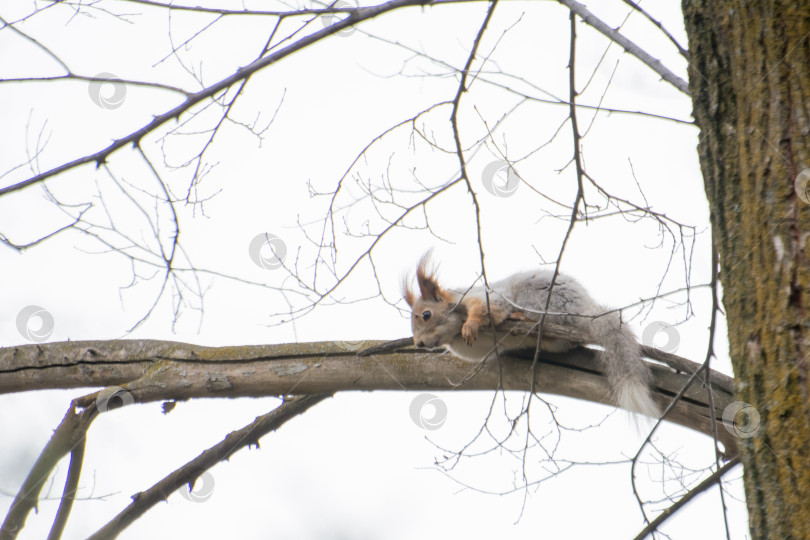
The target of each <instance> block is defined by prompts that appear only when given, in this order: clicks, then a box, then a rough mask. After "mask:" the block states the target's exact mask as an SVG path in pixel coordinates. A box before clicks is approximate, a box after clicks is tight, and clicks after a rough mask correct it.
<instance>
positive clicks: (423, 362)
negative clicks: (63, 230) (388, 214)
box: [0, 323, 736, 455]
mask: <svg viewBox="0 0 810 540" xmlns="http://www.w3.org/2000/svg"><path fill="white" fill-rule="evenodd" d="M507 327H508V328H507ZM527 327H531V324H530V323H514V324H511V325H505V326H504V327H502V328H504V329H511V331H513V332H518V333H525V330H526V328H527ZM543 332H544V335H545V336H548V337H551V338H553V337H560V338H566V337H567V338H569V339H574V337H576V338H577V339H576V340H575V341H579V342H589V341H591V340H589V339H588V337H587V336H582V335H579V336H574V335H573V333H572V332H571V331H570V330H569V329H566V328H564V327H558V326H555V325H551V324H548V323H546V324H545V325H544V330H543ZM533 340H534V336H533V335H532V334H530V335H529V336H528V337H527V344H528V347H527V349H526V350H525V351H520V352H516V353H513V354H510V355H509V356H508V357H503V358H502V359H501V363H500V366H498V365H496V362H494V361H492V362H488V363H487V364H486V365H484V366H483V367H480V366H477V365H472V364H469V363H466V362H463V361H460V360H458V359H455V358H453V357H452V356H450V355H438V354H437V352H435V351H426V350H423V349H414V348H396V349H393V350H391V349H390V348H389V349H386V343H385V342H376V341H370V342H364V344H363V346H362V347H358V346H357V345H356V344H352V345H349V344H345V343H342V342H317V343H298V344H285V345H262V346H239V347H217V348H214V347H201V346H197V345H190V344H183V343H174V342H165V341H150V340H143V341H135V340H132V341H129V340H121V341H93V342H78V341H77V342H64V343H51V344H45V345H25V346H20V347H9V348H5V349H0V366H4V367H3V368H2V369H0V393H8V392H20V391H27V390H40V389H46V388H80V387H85V388H86V387H109V386H121V387H122V388H123V390H124V391H125V392H126V394H127V399H128V400H129V399H131V400H132V401H133V402H134V403H147V402H153V401H161V400H171V399H175V400H185V399H190V398H195V397H262V396H273V395H301V394H332V393H335V392H340V391H352V390H355V391H356V390H365V391H369V390H403V389H405V390H494V389H497V388H502V389H504V390H521V391H527V390H530V389H531V387H532V377H531V364H532V363H531V361H530V359H531V358H532V354H533V352H534V341H533ZM400 343H402V342H400ZM361 348H362V349H366V350H365V351H360V349H361ZM645 351H646V352H648V353H652V354H650V356H653V357H654V358H655V359H656V360H657V361H659V362H661V363H662V364H666V363H667V362H668V361H671V360H672V358H673V355H666V354H658V353H657V352H656V351H655V350H650V349H645ZM521 356H523V357H521ZM674 358H677V357H674ZM662 364H657V363H655V364H652V365H651V369H652V371H653V374H654V377H655V387H656V397H657V399H658V401H659V403H660V404H661V405H662V408H665V407H666V405H668V403H669V401H670V400H671V398H672V397H673V396H675V395H677V394H678V393H679V392H680V391H681V390H682V387H683V386H684V384H685V382H686V381H687V379H688V378H689V374H691V373H693V372H694V370H696V369H698V368H699V367H700V366H699V365H698V364H695V363H692V362H689V361H688V360H685V359H678V360H677V362H673V365H672V366H670V365H662ZM711 380H712V391H713V392H714V393H713V397H714V404H715V406H716V411H717V412H715V414H714V416H715V421H718V420H722V411H723V409H724V408H725V407H726V406H727V405H728V404H729V403H731V402H732V401H733V397H732V392H733V381H732V379H731V378H729V377H727V376H725V375H722V374H720V373H712V377H711ZM534 385H535V390H536V391H537V392H541V393H549V394H558V395H564V396H569V397H573V398H578V399H582V400H586V401H593V402H597V403H604V404H611V401H610V391H609V387H608V385H607V381H606V379H605V377H604V374H603V373H602V370H601V367H600V365H599V363H598V362H597V360H596V355H595V354H594V351H592V350H590V349H585V348H579V349H576V350H574V351H571V352H570V353H565V354H554V355H552V354H544V355H543V356H542V357H541V359H540V363H539V365H538V369H537V371H536V374H535V377H534ZM97 398H98V394H91V395H89V396H85V397H83V398H80V399H78V400H76V403H77V405H78V406H83V407H88V406H90V405H91V404H92V403H93V401H94V400H96V399H97ZM710 410H711V409H710V407H709V404H708V402H707V399H706V391H705V389H703V388H701V387H698V386H696V385H693V386H691V387H690V388H687V389H686V391H685V392H684V393H683V398H682V399H681V400H680V401H679V402H678V403H677V404H676V405H675V407H674V408H673V410H672V412H671V413H670V415H669V416H668V417H667V419H668V420H669V421H671V422H674V423H677V424H680V425H683V426H686V427H689V428H691V429H694V430H696V431H699V432H701V433H705V434H706V435H709V436H711V434H712V430H711V417H710V413H709V411H710ZM719 438H720V440H721V442H722V443H723V444H724V445H725V450H726V454H727V455H733V454H735V453H736V441H735V439H734V437H733V436H732V435H731V434H730V432H727V430H720V433H719Z"/></svg>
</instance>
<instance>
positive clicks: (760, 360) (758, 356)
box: [683, 0, 810, 539]
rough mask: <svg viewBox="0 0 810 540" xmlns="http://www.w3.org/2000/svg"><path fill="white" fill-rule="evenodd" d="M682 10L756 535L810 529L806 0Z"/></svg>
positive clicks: (699, 3) (809, 27) (809, 12)
mask: <svg viewBox="0 0 810 540" xmlns="http://www.w3.org/2000/svg"><path fill="white" fill-rule="evenodd" d="M683 8H684V17H685V23H686V30H687V33H688V35H689V50H690V55H691V63H690V67H689V81H690V90H691V94H692V98H693V102H694V116H695V120H696V122H697V125H698V127H699V128H700V139H699V144H698V152H699V157H700V164H701V169H702V172H703V177H704V181H705V186H706V194H707V196H708V198H709V203H710V206H711V220H712V230H713V236H714V241H715V242H716V245H717V248H718V252H719V256H720V268H721V270H720V278H721V282H722V285H723V303H724V305H725V309H726V314H727V319H728V328H729V343H730V349H731V351H730V352H731V358H732V362H733V365H734V370H735V381H736V388H735V391H736V395H737V399H739V400H741V401H743V402H746V403H748V404H750V405H751V406H752V407H753V408H752V409H749V412H751V413H753V415H752V416H750V417H749V419H748V420H749V421H750V426H749V432H748V434H747V435H748V436H746V437H744V438H742V439H741V440H740V447H741V454H742V459H743V463H744V467H745V473H744V482H745V489H746V496H747V501H748V510H749V514H750V528H751V534H752V537H753V538H774V539H776V538H778V539H786V538H810V503H808V501H810V452H809V451H808V448H810V406H809V405H808V387H807V353H808V351H810V347H809V346H810V341H808V336H810V332H808V329H809V327H810V321H809V320H808V317H807V313H806V309H807V308H806V306H805V304H806V303H807V298H806V296H807V292H806V291H807V288H808V285H810V268H808V260H807V253H806V249H805V248H806V244H807V240H808V234H807V233H808V231H810V204H808V197H807V187H808V186H807V185H806V184H807V181H810V176H805V175H807V174H808V173H802V171H803V170H805V169H807V168H808V167H810V1H808V0H799V1H795V2H773V1H755V2H744V1H740V0H684V2H683ZM797 180H798V181H797ZM797 188H798V189H797ZM757 414H758V416H759V420H758V422H757ZM743 421H745V419H743ZM757 423H758V425H757Z"/></svg>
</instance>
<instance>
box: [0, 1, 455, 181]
mask: <svg viewBox="0 0 810 540" xmlns="http://www.w3.org/2000/svg"><path fill="white" fill-rule="evenodd" d="M468 1H471V0H439V1H437V2H425V1H424V0H391V1H389V2H385V3H383V4H379V5H376V6H368V7H361V8H356V9H353V10H351V11H349V12H348V13H349V17H346V18H345V19H342V20H339V21H337V22H335V23H334V24H332V25H330V26H328V27H326V28H324V29H322V30H319V31H317V32H313V33H312V34H309V35H307V36H305V37H302V38H301V39H299V40H298V41H296V42H294V43H291V44H290V45H288V46H287V47H285V48H283V49H281V50H279V51H276V52H274V53H272V54H269V55H267V56H264V57H262V58H259V59H257V60H255V61H254V62H252V63H251V64H248V65H247V66H245V67H243V68H240V69H238V70H237V71H236V72H235V73H233V74H232V75H230V76H228V77H226V78H224V79H222V80H220V81H219V82H217V83H214V84H212V85H211V86H209V87H208V88H205V89H203V90H201V91H199V92H197V93H194V94H192V95H190V96H189V97H188V99H186V100H185V101H184V102H183V103H181V104H180V105H178V106H177V107H174V108H173V109H171V110H169V111H167V112H165V113H163V114H159V115H157V116H155V117H154V119H153V120H152V121H151V122H149V123H148V124H146V125H144V126H143V127H141V128H140V129H137V130H135V131H133V132H132V133H130V134H129V135H127V136H125V137H122V138H121V139H116V140H115V141H113V143H112V144H110V145H109V146H108V147H107V148H104V149H103V150H99V151H98V152H94V153H92V154H90V155H86V156H83V157H80V158H78V159H75V160H73V161H70V162H68V163H64V164H62V165H59V166H57V167H54V168H53V169H51V170H49V171H46V172H44V173H40V174H37V175H36V176H33V177H31V178H28V179H27V180H23V181H22V182H18V183H16V184H12V185H10V186H6V187H3V188H0V197H2V196H3V195H7V194H9V193H12V192H15V191H19V190H21V189H24V188H27V187H29V186H32V185H34V184H37V183H39V182H42V181H43V180H47V179H48V178H51V177H53V176H56V175H58V174H61V173H63V172H66V171H68V170H71V169H73V168H76V167H78V166H80V165H86V164H88V163H96V164H97V165H100V164H101V163H104V162H105V161H106V160H107V158H108V157H109V156H110V155H111V154H112V153H113V152H115V151H116V150H119V149H121V148H123V147H125V146H127V145H130V144H137V143H138V142H139V141H140V140H141V139H142V138H143V137H145V136H146V135H147V134H149V133H151V132H153V131H155V130H156V129H157V128H159V127H160V126H162V125H163V124H165V123H167V122H169V121H170V120H175V119H178V118H179V117H180V116H181V115H183V114H184V113H186V112H187V111H188V110H189V109H191V108H192V107H193V106H194V105H196V104H198V103H200V102H202V101H204V100H206V99H208V98H211V97H213V96H216V95H217V94H219V93H220V92H223V91H225V90H227V89H229V88H230V87H231V86H233V85H235V84H237V83H239V82H240V81H243V80H245V79H247V78H249V77H250V76H251V75H253V74H254V73H256V72H258V71H260V70H262V69H264V68H265V67H267V66H270V65H271V64H274V63H276V62H278V61H279V60H281V59H283V58H285V57H287V56H290V55H291V54H293V53H295V52H298V51H299V50H302V49H304V48H306V47H308V46H310V45H312V44H314V43H317V42H318V41H321V40H322V39H325V38H327V37H329V36H331V35H333V34H336V33H338V32H340V31H341V30H344V29H346V28H348V27H350V26H353V25H355V24H358V23H360V22H363V21H367V20H370V19H373V18H375V17H377V16H379V15H382V14H384V13H387V12H390V11H394V10H396V9H400V8H403V7H409V6H421V5H425V4H430V3H434V4H437V3H442V4H445V3H448V4H449V3H462V2H468Z"/></svg>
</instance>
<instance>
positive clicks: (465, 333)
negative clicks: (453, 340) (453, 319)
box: [461, 321, 478, 347]
mask: <svg viewBox="0 0 810 540" xmlns="http://www.w3.org/2000/svg"><path fill="white" fill-rule="evenodd" d="M461 337H463V338H464V341H466V342H467V346H468V347H472V344H473V342H474V341H475V340H476V339H478V325H477V324H472V323H470V321H467V322H465V323H464V326H462V327H461Z"/></svg>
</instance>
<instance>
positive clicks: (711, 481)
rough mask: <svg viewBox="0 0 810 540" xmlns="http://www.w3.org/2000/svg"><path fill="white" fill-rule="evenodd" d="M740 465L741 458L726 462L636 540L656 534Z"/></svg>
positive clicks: (642, 539) (736, 457) (651, 524)
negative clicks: (670, 519)
mask: <svg viewBox="0 0 810 540" xmlns="http://www.w3.org/2000/svg"><path fill="white" fill-rule="evenodd" d="M739 463H740V456H734V457H733V458H731V459H730V460H728V462H726V464H725V465H723V466H722V467H720V468H719V469H717V470H716V471H715V472H714V473H712V474H711V476H709V477H707V478H706V479H705V480H704V481H702V482H701V483H700V484H698V485H696V486H695V487H694V488H692V489H691V490H689V492H688V493H687V494H686V495H684V496H683V497H681V498H680V499H678V501H677V502H676V503H675V504H673V505H672V506H670V507H669V508H667V509H666V510H664V511H663V512H661V513H660V514H658V517H656V518H655V519H654V520H652V521H651V522H650V524H649V525H647V526H646V527H644V529H642V531H641V532H640V533H638V534H637V535H636V537H635V539H634V540H644V538H646V537H647V535H649V534H651V533H653V532H655V530H656V529H658V527H660V526H661V524H662V523H664V522H665V521H666V520H668V519H669V518H670V517H672V516H673V515H674V514H675V513H676V512H677V511H678V510H680V509H681V508H682V507H683V506H684V505H685V504H687V503H688V502H689V501H691V500H692V499H694V498H695V497H697V496H698V495H700V494H701V493H703V492H704V491H706V490H707V489H709V488H710V487H712V486H713V485H715V484H717V483H718V482H720V480H722V478H723V476H725V474H726V473H727V472H728V471H730V470H731V469H733V468H734V467H736V466H737V465H738V464H739ZM721 489H722V488H721Z"/></svg>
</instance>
